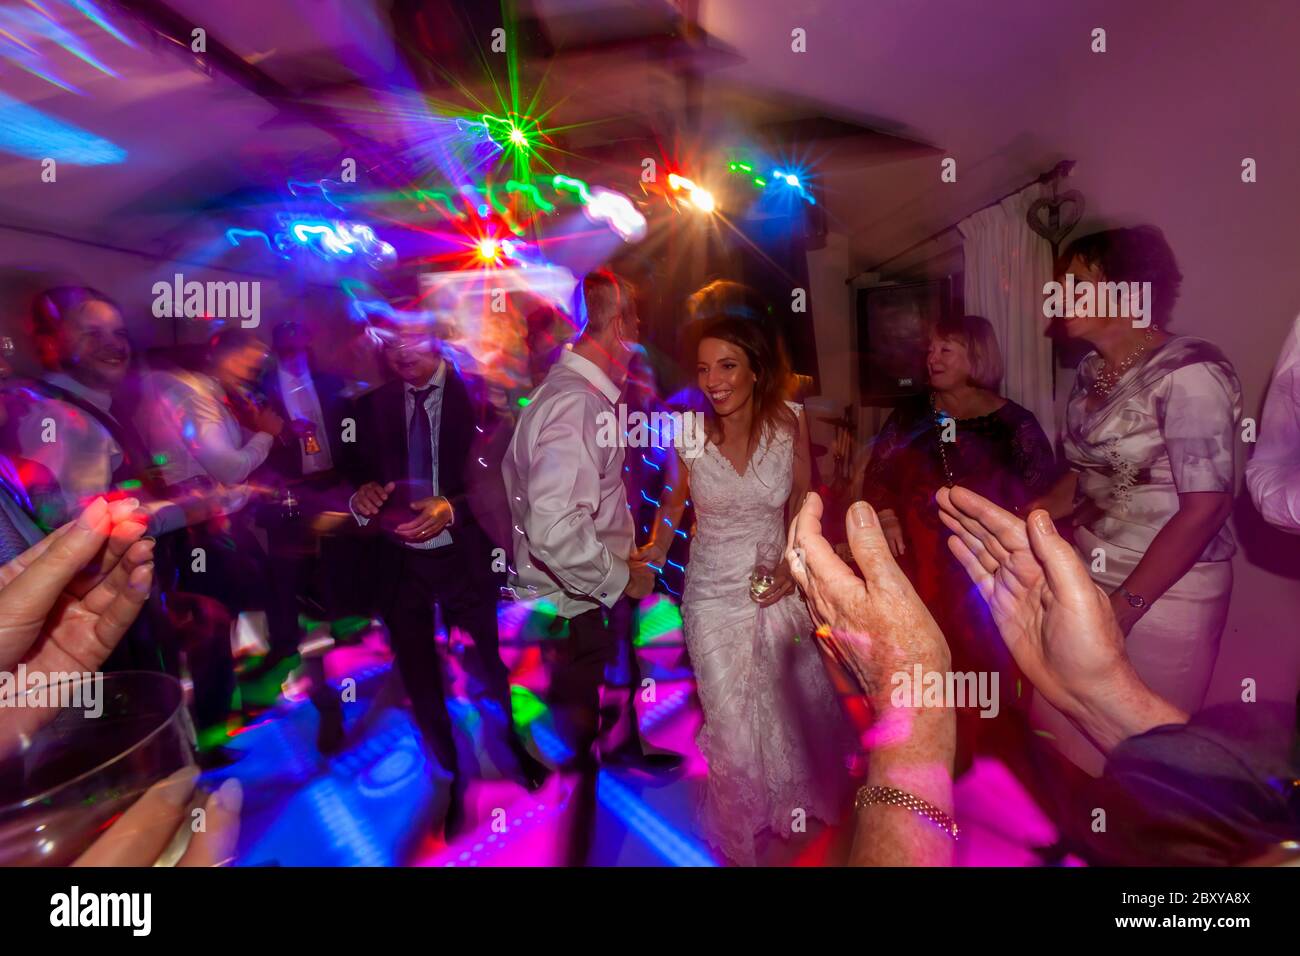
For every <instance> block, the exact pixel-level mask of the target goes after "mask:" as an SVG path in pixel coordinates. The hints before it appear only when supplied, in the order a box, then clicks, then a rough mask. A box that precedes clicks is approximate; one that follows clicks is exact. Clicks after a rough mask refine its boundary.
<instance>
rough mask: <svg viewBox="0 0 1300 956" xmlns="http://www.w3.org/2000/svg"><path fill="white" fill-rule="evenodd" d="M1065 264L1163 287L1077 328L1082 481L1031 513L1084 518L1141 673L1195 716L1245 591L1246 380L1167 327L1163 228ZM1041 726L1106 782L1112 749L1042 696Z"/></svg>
mask: <svg viewBox="0 0 1300 956" xmlns="http://www.w3.org/2000/svg"><path fill="white" fill-rule="evenodd" d="M1062 261H1063V262H1065V263H1067V271H1068V272H1070V273H1072V274H1073V275H1074V277H1075V282H1076V286H1077V285H1078V283H1079V282H1081V281H1091V282H1097V283H1099V282H1105V281H1117V280H1123V281H1133V282H1150V283H1151V285H1150V286H1149V287H1148V288H1149V291H1150V295H1149V297H1148V298H1149V301H1148V302H1147V312H1146V315H1145V316H1143V317H1138V318H1136V319H1135V318H1134V317H1133V316H1105V315H1098V314H1088V315H1076V316H1072V317H1068V318H1066V319H1065V320H1064V323H1063V324H1064V328H1065V332H1066V334H1067V335H1069V336H1070V337H1071V338H1079V339H1083V340H1085V341H1087V342H1088V343H1089V344H1091V345H1092V346H1093V347H1094V351H1093V352H1091V353H1090V354H1089V355H1088V356H1087V357H1086V358H1085V359H1084V360H1083V362H1082V363H1081V364H1080V366H1079V369H1078V375H1077V378H1076V381H1075V386H1074V391H1073V393H1072V395H1071V396H1070V401H1069V405H1068V407H1067V410H1066V421H1065V429H1064V434H1063V436H1062V439H1063V441H1062V444H1063V448H1064V452H1065V459H1066V462H1067V463H1068V465H1069V471H1068V472H1067V473H1066V475H1065V476H1064V477H1063V478H1062V479H1061V481H1059V482H1058V483H1057V486H1056V487H1055V488H1054V489H1053V491H1052V492H1050V493H1049V494H1048V495H1047V496H1045V498H1044V499H1043V500H1042V501H1041V502H1038V503H1031V505H1030V506H1028V507H1029V508H1032V507H1046V508H1048V510H1049V511H1051V512H1052V514H1053V517H1058V518H1063V517H1066V516H1067V515H1072V517H1073V522H1074V524H1075V531H1074V540H1075V546H1076V547H1077V548H1078V550H1079V552H1080V555H1081V556H1082V558H1083V559H1084V561H1085V563H1086V564H1087V565H1088V567H1089V568H1090V569H1091V571H1092V576H1093V579H1094V580H1095V581H1096V582H1097V584H1098V586H1100V587H1101V588H1102V589H1103V590H1105V591H1106V592H1107V593H1108V594H1109V595H1110V596H1111V604H1112V606H1113V607H1114V609H1115V612H1116V616H1117V617H1118V619H1119V622H1120V625H1121V627H1122V628H1123V629H1124V631H1125V633H1126V634H1127V635H1128V643H1127V648H1128V655H1129V658H1130V659H1131V660H1132V662H1133V665H1134V667H1135V668H1136V669H1137V672H1138V673H1139V674H1140V675H1141V677H1142V679H1143V680H1144V681H1145V682H1146V684H1147V685H1148V686H1149V687H1150V688H1151V689H1152V690H1154V691H1155V692H1156V693H1158V694H1160V695H1161V696H1162V697H1164V698H1165V699H1166V700H1168V701H1170V702H1172V703H1173V704H1175V705H1177V706H1178V707H1180V708H1182V709H1184V710H1187V711H1195V710H1197V709H1199V708H1200V706H1201V704H1202V703H1203V702H1204V700H1205V694H1206V690H1207V689H1208V687H1209V683H1210V675H1211V674H1212V672H1213V670H1214V662H1215V659H1216V658H1217V656H1218V650H1219V639H1220V637H1221V636H1222V634H1223V626H1224V622H1225V620H1226V618H1227V614H1228V602H1229V598H1230V597H1231V595H1232V564H1231V559H1232V556H1233V554H1234V552H1235V551H1236V546H1235V544H1234V542H1233V538H1232V532H1231V531H1230V530H1229V528H1228V527H1227V524H1226V521H1227V517H1228V513H1229V511H1230V509H1231V507H1232V493H1233V477H1234V472H1233V461H1234V449H1235V447H1236V442H1237V440H1238V435H1237V423H1238V420H1239V419H1240V417H1241V384H1240V382H1239V381H1238V379H1237V375H1236V373H1235V372H1234V371H1233V368H1232V365H1231V363H1230V362H1229V361H1228V360H1227V359H1226V358H1225V357H1224V355H1223V353H1222V352H1220V351H1219V350H1218V349H1217V348H1216V347H1215V346H1214V345H1212V344H1210V343H1209V342H1206V341H1204V340H1202V339H1197V338H1192V337H1190V336H1172V335H1170V334H1169V333H1168V332H1166V331H1164V330H1163V328H1162V326H1163V325H1164V322H1165V321H1166V320H1167V318H1168V315H1169V312H1170V311H1171V308H1172V305H1173V301H1174V299H1175V298H1176V297H1177V294H1178V286H1179V283H1180V281H1181V278H1182V276H1181V274H1180V273H1179V272H1178V267H1177V264H1176V263H1175V262H1174V258H1173V253H1172V252H1171V251H1170V249H1169V246H1168V245H1167V244H1166V242H1165V240H1164V236H1163V235H1162V234H1161V233H1160V231H1159V230H1158V229H1155V228H1154V227H1151V226H1141V227H1136V228H1132V229H1116V230H1108V231H1106V232H1102V233H1096V234H1094V235H1091V236H1085V237H1084V238H1082V239H1079V240H1076V241H1075V242H1074V243H1073V244H1072V245H1071V247H1070V248H1069V249H1068V250H1067V251H1066V255H1065V256H1063V257H1062ZM1089 311H1091V312H1097V311H1099V310H1097V309H1093V310H1089ZM1027 512H1028V509H1026V511H1025V513H1027ZM1031 720H1032V721H1033V723H1034V724H1035V725H1036V727H1037V728H1038V729H1040V730H1044V731H1046V732H1047V734H1049V735H1050V737H1051V738H1053V739H1054V741H1055V744H1056V746H1057V748H1058V749H1059V750H1060V751H1061V752H1062V753H1063V754H1064V755H1065V756H1066V757H1068V758H1069V759H1070V760H1071V761H1073V762H1074V763H1075V764H1076V765H1078V766H1079V767H1081V768H1082V769H1084V770H1085V771H1087V772H1089V773H1091V774H1093V775H1094V776H1096V775H1099V774H1100V773H1101V769H1102V766H1103V762H1104V761H1103V758H1102V755H1101V753H1100V751H1098V750H1097V749H1096V748H1095V747H1093V746H1092V744H1091V743H1090V742H1089V741H1088V740H1086V739H1085V738H1084V737H1083V736H1082V735H1081V734H1080V733H1079V732H1078V731H1076V730H1074V728H1073V727H1072V726H1071V725H1070V724H1069V723H1068V722H1067V721H1066V720H1065V718H1064V717H1062V716H1061V715H1060V714H1059V713H1058V712H1057V711H1055V710H1054V709H1053V708H1052V707H1050V706H1049V705H1047V704H1045V703H1043V702H1042V701H1041V699H1035V701H1034V705H1033V708H1032V710H1031Z"/></svg>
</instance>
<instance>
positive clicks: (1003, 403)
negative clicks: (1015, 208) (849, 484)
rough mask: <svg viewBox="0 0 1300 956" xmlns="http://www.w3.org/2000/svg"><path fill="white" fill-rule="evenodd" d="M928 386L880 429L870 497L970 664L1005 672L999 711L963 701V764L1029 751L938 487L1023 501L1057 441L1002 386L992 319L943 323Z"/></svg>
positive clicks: (1047, 481)
mask: <svg viewBox="0 0 1300 956" xmlns="http://www.w3.org/2000/svg"><path fill="white" fill-rule="evenodd" d="M926 367H927V370H928V372H929V387H928V388H927V389H926V391H925V392H924V393H922V394H920V395H917V396H915V397H912V398H908V399H904V400H903V401H901V402H900V403H899V404H898V406H897V407H896V408H895V409H894V411H893V412H891V413H890V415H889V418H887V419H886V420H885V424H884V426H883V427H882V428H881V430H880V434H879V435H878V436H877V437H876V439H875V443H874V447H873V450H872V455H871V461H870V463H869V464H868V465H867V470H866V473H865V475H864V477H863V486H862V498H863V500H865V501H867V502H868V503H869V504H871V505H872V507H874V508H875V509H876V513H877V514H878V515H879V516H880V525H881V528H882V529H883V530H884V535H885V538H886V539H887V540H888V541H889V546H890V550H891V551H892V552H893V554H894V556H895V557H896V558H897V559H898V562H899V564H900V565H901V566H902V567H903V569H904V570H905V571H906V573H907V576H908V578H909V579H910V580H911V582H912V585H913V586H914V587H915V588H916V591H917V593H918V594H919V595H920V596H921V600H923V601H924V602H925V606H926V607H928V608H929V609H930V612H931V613H932V614H933V615H934V616H935V619H936V620H937V621H938V622H939V626H940V628H941V629H942V630H943V632H944V635H945V636H946V638H947V641H948V646H949V648H950V650H951V653H952V659H953V667H954V669H955V670H957V671H962V672H988V673H996V674H998V675H999V681H998V715H997V717H996V718H986V717H985V716H982V715H983V714H985V713H987V712H988V711H987V709H981V708H979V707H976V706H967V707H963V708H960V709H959V711H958V714H957V772H958V774H960V773H962V772H964V771H965V770H966V769H967V768H968V767H969V766H970V764H971V761H972V759H973V758H974V755H975V753H976V752H977V750H989V749H997V750H998V751H999V752H1000V753H1001V754H1002V755H1003V757H1004V758H1008V757H1012V756H1016V755H1018V754H1019V752H1021V751H1023V747H1024V743H1025V741H1024V737H1023V736H1022V734H1021V729H1022V728H1021V727H1020V721H1019V717H1018V715H1017V714H1016V712H1015V707H1016V706H1017V705H1018V703H1019V701H1018V700H1017V694H1016V677H1017V675H1016V673H1015V667H1014V664H1013V662H1012V661H1011V658H1010V657H1009V655H1008V654H1007V652H1006V649H1005V647H1004V646H1003V644H1002V641H1001V640H1000V639H999V638H998V634H997V630H996V628H995V627H994V625H993V621H992V619H991V618H990V617H989V614H988V611H987V609H986V608H985V607H984V604H983V602H982V601H980V600H979V598H978V596H977V595H973V594H972V593H971V590H970V587H969V586H968V585H967V584H966V581H965V575H964V574H963V573H962V569H961V566H960V565H958V564H957V562H956V561H955V560H954V559H953V557H952V555H951V554H950V553H949V552H948V549H947V546H946V544H945V540H946V538H947V531H946V530H945V529H944V526H943V524H942V523H941V522H940V520H939V508H938V505H937V504H936V503H935V493H936V492H937V491H938V490H939V489H940V488H945V487H952V486H953V485H954V484H961V485H964V486H966V487H969V488H973V489H975V490H978V491H979V492H980V493H981V494H983V495H985V496H986V497H988V498H990V499H992V500H994V501H997V502H998V503H999V504H1001V505H1003V506H1004V507H1006V508H1018V507H1020V506H1021V505H1023V504H1024V503H1025V502H1027V501H1029V500H1030V499H1032V498H1033V497H1035V496H1036V495H1038V494H1041V493H1042V492H1044V491H1045V490H1046V489H1047V488H1048V487H1050V485H1051V482H1052V481H1053V479H1054V478H1055V476H1056V470H1055V455H1054V454H1053V452H1052V445H1051V442H1049V441H1048V439H1047V436H1046V435H1045V434H1043V429H1042V428H1041V427H1040V426H1039V424H1038V420H1037V419H1035V418H1034V416H1033V414H1032V413H1031V412H1029V411H1028V410H1027V409H1025V408H1023V407H1022V406H1020V405H1018V404H1016V403H1015V402H1013V401H1011V400H1010V399H1008V398H1005V397H1003V396H1002V395H1001V394H999V388H1000V386H1001V383H1002V374H1003V362H1002V351H1001V349H1000V348H999V346H998V340H997V335H996V334H995V333H994V331H993V326H992V325H991V324H990V323H989V321H988V320H987V319H985V318H983V317H981V316H977V315H966V316H961V317H960V318H955V319H944V320H941V321H940V322H938V323H937V324H936V325H935V327H934V329H933V330H932V331H931V334H930V340H929V350H928V353H927V356H926Z"/></svg>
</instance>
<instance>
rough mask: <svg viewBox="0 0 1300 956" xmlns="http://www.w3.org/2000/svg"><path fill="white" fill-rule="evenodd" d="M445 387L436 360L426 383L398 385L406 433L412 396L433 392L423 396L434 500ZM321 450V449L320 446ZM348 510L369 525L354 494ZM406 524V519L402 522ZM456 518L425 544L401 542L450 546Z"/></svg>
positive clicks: (442, 366) (417, 544)
mask: <svg viewBox="0 0 1300 956" xmlns="http://www.w3.org/2000/svg"><path fill="white" fill-rule="evenodd" d="M446 384H447V362H446V361H445V360H440V361H439V362H438V369H437V371H435V372H434V373H433V375H431V376H430V377H429V380H428V381H427V382H425V383H424V384H423V385H412V384H411V383H410V382H404V383H403V384H402V395H403V398H404V399H405V407H406V430H407V433H408V434H409V433H410V430H411V416H413V415H414V414H415V393H416V392H417V391H419V390H421V389H425V388H428V387H429V386H431V385H432V386H433V391H431V392H430V393H429V394H428V395H426V396H424V410H425V412H426V413H427V415H428V419H429V449H430V451H431V452H432V454H433V470H432V471H431V472H430V474H431V475H433V496H434V497H437V496H438V495H440V494H442V492H441V491H440V490H439V488H438V436H439V434H441V432H442V396H443V393H444V392H445V391H446ZM322 447H324V446H322ZM348 509H349V510H350V511H351V512H352V517H353V518H355V519H356V520H357V524H359V525H361V526H362V527H365V526H366V525H368V524H370V519H369V518H366V517H364V516H363V515H362V514H361V513H360V512H358V511H357V507H356V495H355V494H354V495H353V496H352V498H350V499H349V500H348ZM414 517H415V512H414V511H412V512H411V518H414ZM405 520H407V521H409V520H410V518H407V519H405ZM455 520H456V516H455V515H454V514H453V515H452V520H451V521H449V522H447V527H446V528H443V529H442V530H441V531H439V532H438V533H437V534H436V535H434V536H433V537H432V538H430V539H429V540H428V541H405V542H403V543H404V544H405V545H406V546H407V547H408V548H411V549H412V550H415V551H432V550H433V549H434V548H443V547H446V546H447V545H449V544H451V531H449V530H448V529H449V528H451V526H452V525H453V524H454V523H455Z"/></svg>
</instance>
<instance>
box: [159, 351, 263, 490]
mask: <svg viewBox="0 0 1300 956" xmlns="http://www.w3.org/2000/svg"><path fill="white" fill-rule="evenodd" d="M145 394H146V395H147V396H150V397H151V398H152V401H147V402H145V403H143V404H142V408H141V411H140V414H139V417H138V418H137V425H138V427H139V429H140V433H141V436H142V437H143V438H144V440H145V443H146V444H147V445H148V447H149V451H150V452H151V453H152V454H153V455H154V458H155V461H157V460H159V459H160V456H161V462H162V473H163V480H164V481H165V482H166V483H167V484H168V485H177V484H180V483H181V482H183V481H187V480H189V479H191V478H199V477H204V476H206V477H210V478H212V479H213V480H214V481H216V482H218V483H219V484H222V485H226V486H238V485H241V484H242V483H243V482H244V481H246V480H247V478H248V476H249V475H250V474H252V472H253V470H254V469H255V468H257V466H258V465H260V464H262V462H264V461H266V456H267V455H268V454H270V452H271V445H272V443H273V442H274V441H275V439H274V438H272V437H271V436H270V435H269V434H267V433H266V432H257V433H256V434H254V435H253V436H252V437H251V438H249V439H248V440H247V441H245V440H244V431H243V429H242V428H241V427H240V424H239V422H237V421H236V420H235V416H234V415H232V414H231V413H230V410H229V409H228V408H227V407H226V403H225V391H224V390H223V389H222V387H221V384H220V383H219V382H217V381H216V380H215V379H213V378H210V377H208V376H207V375H201V374H199V373H196V372H162V371H158V372H150V373H149V375H148V377H147V378H146V380H145ZM246 497H247V496H246V494H241V495H237V496H235V497H234V498H232V502H237V506H238V507H243V505H244V503H245V500H246ZM225 510H227V511H230V510H237V508H227V509H225Z"/></svg>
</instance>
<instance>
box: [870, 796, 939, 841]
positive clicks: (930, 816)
mask: <svg viewBox="0 0 1300 956" xmlns="http://www.w3.org/2000/svg"><path fill="white" fill-rule="evenodd" d="M875 803H883V804H885V805H886V806H890V807H902V808H903V809H905V810H911V811H912V812H913V813H915V814H917V815H918V816H921V817H924V818H925V819H926V820H928V821H929V822H930V823H933V824H934V825H935V826H936V827H938V828H939V829H940V830H942V831H943V832H944V833H946V834H948V836H950V837H952V838H953V840H957V839H960V837H959V834H960V832H961V831H960V829H959V828H958V826H957V821H956V820H954V819H953V818H952V817H950V816H948V814H946V813H944V812H943V811H942V810H940V809H939V808H938V807H936V806H934V804H931V803H926V802H925V801H924V800H922V799H921V798H920V797H914V796H912V795H911V794H910V793H908V792H907V791H906V790H895V789H894V788H893V787H863V788H862V789H861V790H859V791H858V795H857V798H856V799H854V801H853V809H854V810H857V811H859V812H861V810H862V809H863V808H864V807H869V806H871V805H872V804H875Z"/></svg>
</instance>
